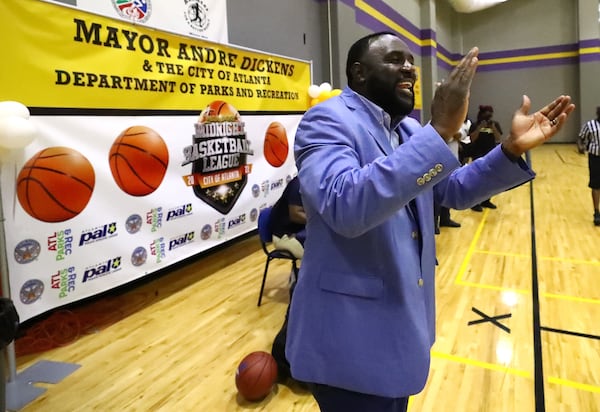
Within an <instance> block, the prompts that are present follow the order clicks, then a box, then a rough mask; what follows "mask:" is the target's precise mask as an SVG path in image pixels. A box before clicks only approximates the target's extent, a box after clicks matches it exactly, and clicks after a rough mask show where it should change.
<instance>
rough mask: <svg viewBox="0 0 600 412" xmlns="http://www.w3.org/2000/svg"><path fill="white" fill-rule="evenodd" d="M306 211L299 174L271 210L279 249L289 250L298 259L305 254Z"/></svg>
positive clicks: (273, 231)
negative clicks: (301, 194) (303, 204)
mask: <svg viewBox="0 0 600 412" xmlns="http://www.w3.org/2000/svg"><path fill="white" fill-rule="evenodd" d="M305 225H306V213H305V212H304V208H303V207H302V197H301V196H300V183H299V182H298V176H296V177H294V178H293V179H292V180H290V182H289V183H288V184H287V186H286V187H285V189H284V190H283V193H282V195H281V197H280V198H279V199H278V200H277V202H275V204H274V205H273V210H272V211H271V233H273V245H274V246H275V247H276V248H277V249H284V250H289V251H290V252H292V254H293V255H294V256H296V257H297V258H298V259H302V256H303V255H304V246H303V244H304V239H305V238H306V228H305Z"/></svg>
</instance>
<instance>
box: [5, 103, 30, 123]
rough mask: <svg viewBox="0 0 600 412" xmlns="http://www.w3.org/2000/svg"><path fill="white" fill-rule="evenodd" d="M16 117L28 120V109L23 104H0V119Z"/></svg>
mask: <svg viewBox="0 0 600 412" xmlns="http://www.w3.org/2000/svg"><path fill="white" fill-rule="evenodd" d="M7 116H18V117H22V118H23V119H29V109H28V108H27V106H25V105H24V104H23V103H19V102H14V101H12V100H6V101H4V102H0V117H7Z"/></svg>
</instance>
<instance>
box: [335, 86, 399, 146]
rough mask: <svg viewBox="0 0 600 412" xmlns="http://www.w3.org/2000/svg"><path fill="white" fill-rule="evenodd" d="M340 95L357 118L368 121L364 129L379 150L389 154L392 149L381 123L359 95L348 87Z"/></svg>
mask: <svg viewBox="0 0 600 412" xmlns="http://www.w3.org/2000/svg"><path fill="white" fill-rule="evenodd" d="M341 97H342V99H343V100H344V102H346V105H347V106H348V108H349V109H350V110H352V111H354V112H356V115H357V116H358V117H359V118H361V119H363V121H364V122H365V123H368V124H366V129H367V130H368V132H369V134H370V135H371V137H372V138H373V140H374V141H375V143H376V144H377V146H379V148H380V149H381V151H382V152H383V153H385V154H386V155H389V154H391V153H392V151H393V150H394V149H393V148H392V145H391V144H390V141H389V138H388V137H387V136H386V134H385V132H384V128H383V125H382V124H380V123H379V120H378V119H376V118H375V116H373V114H372V113H371V112H370V111H369V110H368V109H367V108H366V107H365V105H364V103H363V102H362V101H361V100H360V97H358V96H357V95H356V94H355V93H354V92H353V91H351V90H350V89H349V88H348V87H346V88H345V89H344V92H343V93H342V94H341Z"/></svg>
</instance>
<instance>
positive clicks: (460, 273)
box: [454, 209, 489, 284]
mask: <svg viewBox="0 0 600 412" xmlns="http://www.w3.org/2000/svg"><path fill="white" fill-rule="evenodd" d="M488 213H489V210H488V209H485V210H484V211H483V217H482V218H481V222H479V226H477V230H476V231H475V235H474V236H473V240H471V243H470V244H469V249H468V250H467V254H466V255H465V258H464V259H463V261H462V263H461V264H460V269H459V270H458V274H457V275H456V279H454V283H458V284H460V283H461V282H462V281H463V279H462V278H463V275H464V274H465V272H466V271H467V265H468V264H469V262H470V261H471V256H473V253H475V250H476V248H475V246H476V245H477V242H478V241H479V238H480V237H481V232H483V227H484V226H485V221H486V218H487V215H488Z"/></svg>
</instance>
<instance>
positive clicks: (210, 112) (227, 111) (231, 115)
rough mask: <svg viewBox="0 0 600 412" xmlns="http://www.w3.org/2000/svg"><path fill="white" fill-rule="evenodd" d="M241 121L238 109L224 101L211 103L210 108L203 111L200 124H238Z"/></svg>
mask: <svg viewBox="0 0 600 412" xmlns="http://www.w3.org/2000/svg"><path fill="white" fill-rule="evenodd" d="M239 120H240V114H239V113H238V111H237V109H236V108H235V107H233V106H232V105H231V104H229V103H227V102H224V101H223V100H215V101H213V102H210V103H209V104H208V106H206V107H205V108H204V110H202V113H200V118H199V119H198V121H199V122H200V123H213V122H217V123H222V122H237V121H239Z"/></svg>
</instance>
